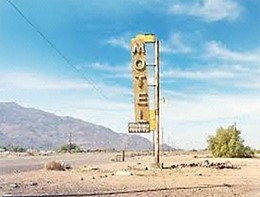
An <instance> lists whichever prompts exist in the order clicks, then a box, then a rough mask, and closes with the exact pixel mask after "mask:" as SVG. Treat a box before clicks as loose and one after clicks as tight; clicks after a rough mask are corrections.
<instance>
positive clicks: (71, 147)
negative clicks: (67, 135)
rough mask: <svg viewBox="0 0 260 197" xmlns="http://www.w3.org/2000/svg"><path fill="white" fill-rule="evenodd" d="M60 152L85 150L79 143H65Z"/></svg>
mask: <svg viewBox="0 0 260 197" xmlns="http://www.w3.org/2000/svg"><path fill="white" fill-rule="evenodd" d="M59 151H60V152H71V153H81V152H84V150H83V149H81V148H80V147H79V146H78V145H77V144H65V145H63V146H61V147H60V149H59Z"/></svg>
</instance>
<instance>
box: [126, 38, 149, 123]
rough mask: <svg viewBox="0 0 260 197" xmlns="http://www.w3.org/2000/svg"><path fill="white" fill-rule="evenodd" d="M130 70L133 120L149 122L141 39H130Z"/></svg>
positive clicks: (143, 47)
mask: <svg viewBox="0 0 260 197" xmlns="http://www.w3.org/2000/svg"><path fill="white" fill-rule="evenodd" d="M131 53H132V71H133V86H134V105H135V121H136V122H138V123H139V122H142V123H144V122H146V123H149V117H150V114H149V97H148V85H147V68H146V52H145V43H144V41H143V40H141V39H132V41H131Z"/></svg>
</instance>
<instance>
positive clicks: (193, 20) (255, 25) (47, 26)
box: [0, 0, 260, 148]
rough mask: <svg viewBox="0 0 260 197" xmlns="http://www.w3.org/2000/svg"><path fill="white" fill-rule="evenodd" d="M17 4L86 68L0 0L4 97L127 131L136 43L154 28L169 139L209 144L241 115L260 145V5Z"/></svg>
mask: <svg viewBox="0 0 260 197" xmlns="http://www.w3.org/2000/svg"><path fill="white" fill-rule="evenodd" d="M12 2H13V3H14V4H15V5H16V6H17V7H18V8H19V9H20V10H21V11H22V12H23V13H24V15H26V16H27V17H28V19H29V20H30V21H31V22H32V23H33V24H34V25H35V26H36V27H37V28H38V29H39V30H40V31H41V32H43V33H44V35H45V36H46V37H47V38H48V39H49V40H50V41H51V42H52V43H54V45H55V46H56V47H57V48H58V49H59V50H60V51H61V52H62V53H63V54H64V55H65V56H66V57H67V58H68V59H69V60H70V61H71V62H72V64H73V65H74V66H76V67H77V68H78V69H79V70H80V73H78V72H77V71H75V70H74V69H73V68H72V67H70V66H69V65H67V63H66V62H65V61H64V60H63V59H62V58H61V57H60V56H59V55H58V54H57V53H56V52H55V51H54V50H53V49H52V48H51V47H50V46H49V45H48V43H47V42H46V41H45V40H44V39H42V37H41V36H40V35H39V34H38V33H36V31H35V30H34V29H33V28H32V27H31V26H30V25H28V23H27V22H26V21H25V20H24V19H23V18H22V17H21V16H20V15H19V14H18V13H17V11H16V10H15V9H14V8H13V7H12V6H11V5H10V4H9V3H8V2H7V1H6V0H1V1H0V73H1V78H0V102H7V101H14V102H17V103H18V104H21V105H23V106H27V107H35V108H39V109H43V110H46V111H49V112H54V113H56V114H58V115H70V116H73V117H77V118H81V119H84V120H86V121H90V122H94V123H97V124H102V125H104V126H108V127H110V128H112V129H113V130H114V131H116V132H124V133H126V132H127V123H128V122H129V121H133V118H134V116H133V104H132V101H133V98H132V81H131V66H130V52H129V42H130V39H131V38H132V37H134V36H135V35H136V34H137V33H154V34H156V36H157V38H158V39H159V40H160V41H161V85H162V86H161V90H162V91H161V94H162V96H164V97H165V98H166V103H165V104H162V127H163V128H164V132H165V134H164V136H165V137H164V138H165V139H164V141H165V142H170V143H171V141H173V142H174V145H175V146H176V147H180V148H204V147H205V140H206V137H207V136H208V135H209V134H212V133H214V131H215V130H216V129H217V128H218V127H219V126H221V125H222V126H227V125H230V124H233V123H234V122H235V121H236V122H237V125H238V128H240V129H241V130H242V136H243V137H244V138H245V140H246V143H247V144H249V145H251V146H252V147H254V148H260V143H259V131H260V126H259V122H260V85H259V84H260V77H259V75H260V38H259V35H260V24H259V22H258V19H259V18H260V2H259V1H257V0H247V1H242V0H237V1H235V0H197V1H180V0H172V1H170V0H166V1H159V0H143V1H138V0H129V1H121V0H110V1H106V0H88V1H83V0H56V1H51V0H45V1H43V0H42V1H33V0H23V1H19V0H12ZM83 75H84V76H86V77H87V78H88V79H89V80H90V81H91V82H93V83H95V84H96V85H95V87H96V89H99V91H96V90H95V88H93V86H92V85H91V84H90V83H89V81H86V80H84V78H83V77H82V76H83ZM100 92H101V94H100ZM102 95H103V96H102ZM104 95H105V97H104ZM146 136H147V135H146ZM147 137H148V138H150V137H151V136H150V135H148V136H147Z"/></svg>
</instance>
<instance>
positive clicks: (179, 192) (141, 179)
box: [0, 153, 260, 197]
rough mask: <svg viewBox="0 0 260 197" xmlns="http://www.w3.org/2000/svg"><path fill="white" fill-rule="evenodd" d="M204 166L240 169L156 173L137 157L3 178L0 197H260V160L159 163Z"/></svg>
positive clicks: (190, 157)
mask: <svg viewBox="0 0 260 197" xmlns="http://www.w3.org/2000/svg"><path fill="white" fill-rule="evenodd" d="M111 159H113V158H111ZM204 160H209V161H210V162H224V161H230V162H231V163H232V164H233V165H235V166H237V167H239V169H222V170H220V169H211V168H202V167H187V168H178V169H158V168H154V167H153V166H152V165H151V164H152V163H153V158H152V157H151V156H135V157H127V158H126V162H112V163H107V164H98V165H89V164H87V163H86V164H85V166H82V167H80V168H75V169H73V170H70V171H45V170H43V169H42V170H36V171H30V172H22V173H11V174H5V175H1V176H0V195H8V194H9V195H10V194H11V195H18V196H21V195H44V194H45V195H46V194H60V195H63V196H65V194H85V196H88V195H93V194H96V195H97V196H100V195H102V196H207V197H209V196H252V197H256V196H260V159H258V158H254V159H218V158H208V157H207V156H206V155H204V154H203V155H198V153H193V154H179V155H176V154H171V155H164V156H162V157H161V161H162V162H163V163H164V167H165V168H167V167H169V166H170V165H172V164H179V163H191V162H199V161H204ZM130 174H131V175H130ZM13 183H16V184H17V187H12V185H10V184H13ZM32 183H34V184H32ZM71 196H72V195H71ZM82 196H83V195H82Z"/></svg>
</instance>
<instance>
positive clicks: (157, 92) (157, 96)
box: [154, 40, 160, 164]
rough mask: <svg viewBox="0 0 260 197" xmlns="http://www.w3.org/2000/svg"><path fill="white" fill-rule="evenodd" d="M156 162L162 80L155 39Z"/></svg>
mask: <svg viewBox="0 0 260 197" xmlns="http://www.w3.org/2000/svg"><path fill="white" fill-rule="evenodd" d="M154 48H155V58H154V59H155V72H154V75H155V76H154V79H155V125H156V126H155V136H156V137H155V163H156V164H159V163H160V80H159V77H160V75H159V41H158V40H156V41H155V47H154Z"/></svg>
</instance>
